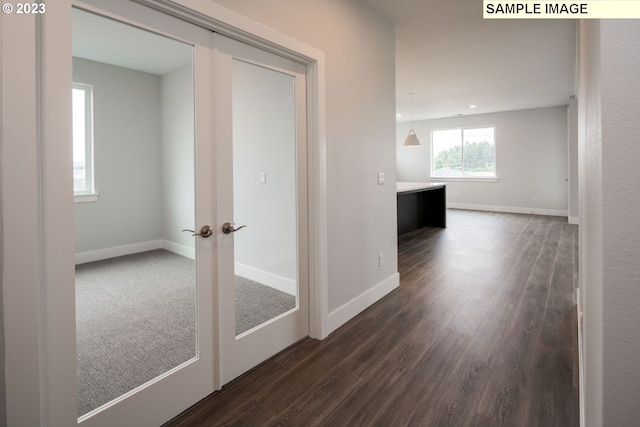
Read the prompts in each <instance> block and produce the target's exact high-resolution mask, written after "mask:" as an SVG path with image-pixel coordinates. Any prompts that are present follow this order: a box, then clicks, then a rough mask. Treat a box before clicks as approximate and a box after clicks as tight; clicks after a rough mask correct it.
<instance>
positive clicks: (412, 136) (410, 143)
mask: <svg viewBox="0 0 640 427" xmlns="http://www.w3.org/2000/svg"><path fill="white" fill-rule="evenodd" d="M409 95H410V96H411V98H410V101H409V103H410V111H411V130H410V131H409V135H407V137H406V138H405V140H404V146H405V147H415V146H417V145H420V141H419V140H418V137H417V136H416V132H415V131H414V130H413V92H411V93H410V94H409Z"/></svg>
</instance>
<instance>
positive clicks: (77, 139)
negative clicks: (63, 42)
mask: <svg viewBox="0 0 640 427" xmlns="http://www.w3.org/2000/svg"><path fill="white" fill-rule="evenodd" d="M71 100H72V108H73V192H74V194H88V193H92V192H93V155H92V151H93V150H92V148H93V141H92V136H93V132H92V123H91V120H92V111H91V86H88V85H81V84H78V83H74V84H73V89H72V98H71Z"/></svg>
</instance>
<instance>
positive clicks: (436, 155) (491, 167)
mask: <svg viewBox="0 0 640 427" xmlns="http://www.w3.org/2000/svg"><path fill="white" fill-rule="evenodd" d="M431 177H432V178H444V179H448V178H453V179H456V178H457V179H460V178H462V179H472V180H473V179H495V178H496V144H495V128H494V127H493V126H487V127H481V128H457V129H441V130H434V131H432V132H431Z"/></svg>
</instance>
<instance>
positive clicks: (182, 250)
mask: <svg viewBox="0 0 640 427" xmlns="http://www.w3.org/2000/svg"><path fill="white" fill-rule="evenodd" d="M162 248H163V249H165V250H167V251H169V252H173V253H174V254H177V255H182V256H183V257H185V258H189V259H196V249H195V248H190V247H189V246H185V245H181V244H180V243H176V242H172V241H171V240H163V241H162Z"/></svg>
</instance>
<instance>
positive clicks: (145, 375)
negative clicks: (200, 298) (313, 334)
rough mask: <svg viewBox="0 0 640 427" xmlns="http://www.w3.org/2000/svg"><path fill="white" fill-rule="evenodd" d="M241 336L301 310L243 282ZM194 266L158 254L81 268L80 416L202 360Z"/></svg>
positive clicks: (240, 289)
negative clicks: (198, 350) (197, 343)
mask: <svg viewBox="0 0 640 427" xmlns="http://www.w3.org/2000/svg"><path fill="white" fill-rule="evenodd" d="M237 281H238V283H237V285H236V334H240V333H242V332H244V331H247V330H249V329H251V328H253V327H255V326H257V325H259V324H261V323H263V322H264V321H265V320H268V319H270V318H272V317H274V316H277V315H279V314H281V313H284V312H286V311H288V310H290V309H291V308H293V307H294V306H295V298H294V297H293V296H291V295H288V294H284V293H282V292H279V291H276V290H274V289H272V288H269V287H266V286H263V285H259V284H257V283H255V282H251V281H248V280H246V279H242V278H237ZM194 283H195V271H194V261H193V260H190V259H188V258H184V257H182V256H179V255H176V254H173V253H171V252H167V251H164V250H156V251H150V252H145V253H141V254H135V255H129V256H125V257H119V258H113V259H110V260H104V261H97V262H92V263H87V264H82V265H78V266H77V267H76V319H77V352H78V413H79V414H80V415H83V414H86V413H87V412H89V411H91V410H93V409H96V408H98V407H100V406H102V405H103V404H105V403H107V402H109V401H111V400H113V399H115V398H117V397H119V396H121V395H122V394H124V393H126V392H128V391H130V390H132V389H134V388H136V387H138V386H140V385H142V384H144V383H146V382H147V381H149V380H151V379H153V378H155V377H157V376H158V375H160V374H162V373H164V372H166V371H168V370H169V369H172V368H174V367H176V366H178V365H180V364H181V363H184V362H186V361H188V360H189V359H191V358H193V357H194V356H195V286H194Z"/></svg>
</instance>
